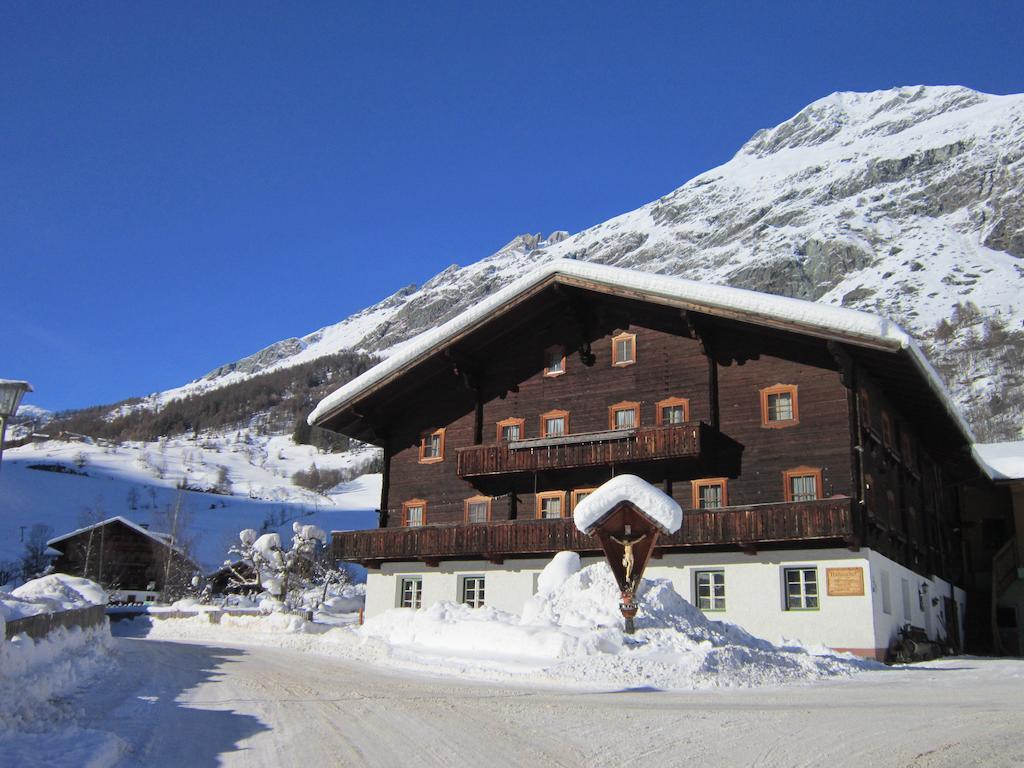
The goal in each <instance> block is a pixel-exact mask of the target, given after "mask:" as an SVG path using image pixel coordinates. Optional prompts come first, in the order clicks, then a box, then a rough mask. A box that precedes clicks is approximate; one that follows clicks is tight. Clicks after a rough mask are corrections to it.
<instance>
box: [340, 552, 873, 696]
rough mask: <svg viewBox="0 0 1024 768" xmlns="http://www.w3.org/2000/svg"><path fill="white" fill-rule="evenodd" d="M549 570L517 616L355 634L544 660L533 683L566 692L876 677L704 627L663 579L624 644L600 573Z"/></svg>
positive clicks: (449, 651)
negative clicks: (564, 687) (580, 687)
mask: <svg viewBox="0 0 1024 768" xmlns="http://www.w3.org/2000/svg"><path fill="white" fill-rule="evenodd" d="M563 554H566V553H563ZM549 568H550V570H548V569H547V568H546V569H545V574H543V575H544V576H545V577H546V579H545V581H546V580H547V579H550V581H548V582H547V583H546V584H545V587H547V586H551V585H554V586H553V588H551V589H550V591H545V590H543V589H542V591H540V592H539V593H538V594H537V595H535V596H534V597H533V598H532V599H531V600H530V601H528V602H527V604H526V606H525V607H524V611H523V616H522V617H520V616H516V615H514V614H509V613H505V612H502V611H499V610H496V609H493V608H486V607H485V608H478V609H471V608H469V607H468V606H465V605H457V604H455V603H450V602H447V601H445V602H440V603H436V604H434V605H432V606H430V607H429V608H426V609H423V610H419V611H408V610H392V611H387V612H385V613H384V614H381V615H380V616H377V617H374V618H373V619H371V620H370V621H368V622H367V623H366V625H365V626H364V627H362V629H361V630H359V632H360V634H361V635H362V636H364V637H366V638H372V639H375V640H379V641H381V642H383V643H385V644H386V645H388V646H390V647H392V648H393V649H397V650H400V651H401V655H402V656H403V657H404V658H413V657H415V656H416V654H417V653H419V654H422V655H425V656H431V657H434V658H437V657H443V656H449V657H452V656H461V657H462V658H463V659H465V658H476V659H481V658H489V659H492V660H497V661H501V660H505V661H509V660H516V659H518V661H519V662H520V663H522V664H524V665H531V664H532V665H536V664H537V663H538V662H539V661H543V669H542V677H544V678H546V679H548V680H556V681H560V682H571V683H573V684H594V685H602V686H604V685H615V686H651V685H653V686H657V687H662V688H706V687H722V686H728V687H731V686H753V685H764V684H778V683H788V682H796V681H808V680H816V679H821V678H827V677H833V676H840V675H850V674H853V673H855V672H857V671H859V670H863V669H869V668H881V665H877V664H875V663H874V662H865V661H862V660H859V659H854V658H852V657H845V658H840V657H837V656H831V655H823V656H816V655H813V654H811V653H809V652H808V651H807V650H806V649H803V648H798V647H791V648H779V647H776V646H774V645H772V644H771V643H769V642H767V641H765V640H761V639H759V638H756V637H753V636H752V635H750V634H748V633H747V632H745V631H743V630H742V629H740V628H738V627H735V626H732V625H728V624H724V623H720V622H712V621H708V620H707V618H705V616H704V615H703V614H702V613H701V612H700V611H698V610H697V609H696V608H694V607H693V606H692V605H691V604H690V603H688V602H687V601H686V600H685V599H683V598H682V597H681V596H680V595H679V594H678V593H677V592H676V591H675V590H674V589H673V587H672V583H671V582H670V581H668V580H666V579H655V580H646V579H645V580H644V581H643V582H642V584H641V587H640V590H639V595H638V602H639V604H640V613H639V615H638V617H637V621H636V624H637V632H636V634H635V635H632V636H630V635H626V634H624V632H623V620H622V616H621V614H620V613H619V610H618V603H619V590H618V586H617V585H616V583H615V579H614V577H613V576H612V573H611V569H609V568H608V566H607V564H605V563H599V564H596V565H592V566H589V567H587V568H584V569H583V570H579V571H576V572H571V571H572V570H573V569H572V560H571V558H569V557H561V556H559V557H558V558H556V560H555V561H553V563H552V564H551V565H549ZM563 577H564V578H563ZM559 579H563V580H562V583H561V584H557V582H558V580H559Z"/></svg>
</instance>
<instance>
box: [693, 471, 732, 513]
mask: <svg viewBox="0 0 1024 768" xmlns="http://www.w3.org/2000/svg"><path fill="white" fill-rule="evenodd" d="M713 485H720V486H722V506H723V507H727V506H729V479H728V478H725V477H704V478H701V479H700V480H691V481H690V488H691V492H692V498H691V502H692V504H693V508H694V509H700V489H701V488H708V487H711V486H713Z"/></svg>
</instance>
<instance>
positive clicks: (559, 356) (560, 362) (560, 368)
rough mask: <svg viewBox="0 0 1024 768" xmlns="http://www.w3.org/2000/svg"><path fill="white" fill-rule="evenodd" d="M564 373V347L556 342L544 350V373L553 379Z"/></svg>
mask: <svg viewBox="0 0 1024 768" xmlns="http://www.w3.org/2000/svg"><path fill="white" fill-rule="evenodd" d="M563 373H565V347H563V346H561V345H560V344H556V345H555V346H553V347H548V348H547V349H545V350H544V375H545V376H546V377H547V378H549V379H553V378H555V377H556V376H561V375H562V374H563Z"/></svg>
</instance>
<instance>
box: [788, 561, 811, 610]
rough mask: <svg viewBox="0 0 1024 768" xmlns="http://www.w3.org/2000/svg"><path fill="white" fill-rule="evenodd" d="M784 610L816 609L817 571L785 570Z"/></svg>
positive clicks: (806, 569)
mask: <svg viewBox="0 0 1024 768" xmlns="http://www.w3.org/2000/svg"><path fill="white" fill-rule="evenodd" d="M785 581H786V610H787V611H814V610H817V609H818V569H817V568H786V570H785Z"/></svg>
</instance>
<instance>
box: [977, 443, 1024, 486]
mask: <svg viewBox="0 0 1024 768" xmlns="http://www.w3.org/2000/svg"><path fill="white" fill-rule="evenodd" d="M972 448H973V451H974V456H975V458H976V459H977V460H978V464H980V465H981V467H982V469H984V470H985V471H986V472H987V473H988V476H989V477H990V478H992V479H993V480H1024V440H1019V441H1016V442H1007V443H976V444H975V445H973V446H972Z"/></svg>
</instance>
